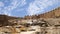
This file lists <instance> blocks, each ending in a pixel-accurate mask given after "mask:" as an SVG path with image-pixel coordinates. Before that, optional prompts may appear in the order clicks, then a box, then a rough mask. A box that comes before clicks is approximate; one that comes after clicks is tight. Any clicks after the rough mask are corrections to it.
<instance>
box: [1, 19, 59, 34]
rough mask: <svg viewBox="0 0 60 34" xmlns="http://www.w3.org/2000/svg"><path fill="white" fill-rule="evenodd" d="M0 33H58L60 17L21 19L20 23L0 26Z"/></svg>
mask: <svg viewBox="0 0 60 34" xmlns="http://www.w3.org/2000/svg"><path fill="white" fill-rule="evenodd" d="M0 34H60V18H49V19H43V18H40V19H28V20H23V21H22V20H21V22H20V24H16V25H14V26H9V25H7V26H2V27H0Z"/></svg>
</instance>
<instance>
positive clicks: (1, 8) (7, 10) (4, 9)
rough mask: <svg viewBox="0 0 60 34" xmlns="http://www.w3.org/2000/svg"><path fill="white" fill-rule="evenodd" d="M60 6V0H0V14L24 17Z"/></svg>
mask: <svg viewBox="0 0 60 34" xmlns="http://www.w3.org/2000/svg"><path fill="white" fill-rule="evenodd" d="M58 7H60V0H0V14H5V15H9V16H16V17H24V16H25V15H36V14H43V13H46V12H48V11H51V10H53V9H55V8H58Z"/></svg>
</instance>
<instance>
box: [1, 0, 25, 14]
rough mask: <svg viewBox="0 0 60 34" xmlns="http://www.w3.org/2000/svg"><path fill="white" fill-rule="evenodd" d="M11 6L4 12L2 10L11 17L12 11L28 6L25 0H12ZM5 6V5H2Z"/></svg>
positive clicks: (5, 8)
mask: <svg viewBox="0 0 60 34" xmlns="http://www.w3.org/2000/svg"><path fill="white" fill-rule="evenodd" d="M11 1H12V2H11V4H10V5H9V6H7V7H4V9H3V10H1V11H2V12H3V13H2V14H6V15H11V12H12V10H14V9H16V8H17V7H18V6H23V5H25V4H26V2H25V0H11ZM2 4H3V3H2Z"/></svg>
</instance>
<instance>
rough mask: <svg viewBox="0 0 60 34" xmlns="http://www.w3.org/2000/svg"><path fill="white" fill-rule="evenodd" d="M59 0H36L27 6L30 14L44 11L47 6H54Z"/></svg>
mask: <svg viewBox="0 0 60 34" xmlns="http://www.w3.org/2000/svg"><path fill="white" fill-rule="evenodd" d="M57 2H58V0H35V1H34V2H32V3H30V4H29V7H28V8H27V11H28V14H29V15H34V14H37V13H42V12H43V11H44V9H45V8H47V7H48V6H52V5H53V4H55V3H57Z"/></svg>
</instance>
